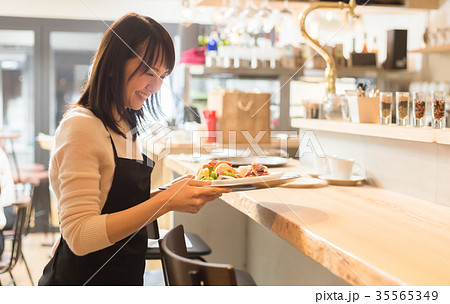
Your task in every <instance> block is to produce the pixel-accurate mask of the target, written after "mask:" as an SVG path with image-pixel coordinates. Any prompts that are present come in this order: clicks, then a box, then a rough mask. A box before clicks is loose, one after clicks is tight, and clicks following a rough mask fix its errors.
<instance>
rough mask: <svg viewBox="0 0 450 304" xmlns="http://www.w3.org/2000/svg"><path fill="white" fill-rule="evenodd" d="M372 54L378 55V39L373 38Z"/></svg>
mask: <svg viewBox="0 0 450 304" xmlns="http://www.w3.org/2000/svg"><path fill="white" fill-rule="evenodd" d="M372 53H378V46H377V37H373V45H372Z"/></svg>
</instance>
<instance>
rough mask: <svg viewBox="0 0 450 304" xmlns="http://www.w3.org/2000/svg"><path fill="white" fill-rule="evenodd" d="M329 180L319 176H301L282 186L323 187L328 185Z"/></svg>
mask: <svg viewBox="0 0 450 304" xmlns="http://www.w3.org/2000/svg"><path fill="white" fill-rule="evenodd" d="M326 185H327V182H326V181H324V180H321V179H318V178H310V177H301V178H298V179H297V180H295V181H293V182H291V183H288V184H285V185H282V186H281V187H287V188H312V187H322V186H326Z"/></svg>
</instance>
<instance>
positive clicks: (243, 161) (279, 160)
mask: <svg viewBox="0 0 450 304" xmlns="http://www.w3.org/2000/svg"><path fill="white" fill-rule="evenodd" d="M218 160H220V161H226V162H229V163H231V165H232V166H233V167H237V166H247V165H251V164H252V163H258V164H261V165H264V166H266V167H281V166H284V165H286V164H287V163H288V162H289V160H290V158H286V157H279V156H264V157H258V156H249V157H222V158H218Z"/></svg>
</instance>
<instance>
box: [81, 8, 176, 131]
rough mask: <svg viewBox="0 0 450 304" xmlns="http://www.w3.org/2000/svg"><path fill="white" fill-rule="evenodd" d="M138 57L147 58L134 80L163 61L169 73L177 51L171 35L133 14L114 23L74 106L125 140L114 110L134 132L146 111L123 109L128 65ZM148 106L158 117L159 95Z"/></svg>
mask: <svg viewBox="0 0 450 304" xmlns="http://www.w3.org/2000/svg"><path fill="white" fill-rule="evenodd" d="M137 54H143V55H141V56H142V57H141V58H142V61H141V63H140V65H139V66H138V67H137V69H136V70H135V71H134V72H133V73H132V74H131V76H130V78H131V77H133V76H134V75H136V73H145V72H146V71H147V70H148V67H151V66H154V65H155V64H157V63H158V62H161V61H164V63H165V64H166V67H167V69H168V71H169V73H170V72H172V70H173V67H174V65H175V50H174V47H173V42H172V39H171V37H170V35H169V33H168V32H167V31H166V30H165V29H164V28H163V27H162V26H161V24H159V23H158V22H156V21H155V20H153V19H152V18H150V17H146V16H141V15H138V14H135V13H129V14H127V15H125V16H123V17H122V18H120V19H119V20H117V21H116V22H114V23H113V24H112V26H111V27H110V28H109V29H108V30H107V31H106V33H105V35H104V36H103V39H102V42H101V43H100V46H99V48H98V50H97V53H96V54H95V56H94V58H93V63H92V71H91V75H90V77H89V79H88V81H87V84H86V86H85V89H84V92H83V94H82V95H81V98H80V100H79V101H78V102H77V103H76V104H75V105H74V107H77V106H82V107H85V108H88V109H90V110H91V111H92V112H93V113H94V115H95V116H97V117H98V118H100V120H102V122H103V123H104V124H105V125H106V126H107V127H109V128H110V129H112V130H113V131H114V132H116V133H118V134H120V135H122V136H124V137H125V134H124V133H123V132H122V131H121V130H120V129H119V126H118V125H117V122H116V120H115V119H114V116H113V107H116V109H117V111H118V114H119V115H120V117H121V119H122V120H125V121H126V122H127V123H128V125H129V126H130V129H135V128H136V126H137V124H138V122H139V123H140V122H141V121H142V120H144V112H143V110H142V109H140V110H132V109H125V107H124V106H123V96H124V85H123V84H124V71H125V63H126V62H127V60H129V59H132V58H135V57H138V56H137ZM128 80H129V79H128ZM145 106H146V108H147V109H148V110H149V111H150V114H152V116H154V117H156V116H157V114H158V112H159V113H161V110H160V105H159V100H158V96H157V94H156V93H155V94H152V95H151V97H150V103H149V100H147V101H146V104H145ZM136 133H137V132H134V134H133V139H135V138H136Z"/></svg>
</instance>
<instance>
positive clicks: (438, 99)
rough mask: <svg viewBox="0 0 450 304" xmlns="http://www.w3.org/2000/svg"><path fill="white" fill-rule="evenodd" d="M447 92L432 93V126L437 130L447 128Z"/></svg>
mask: <svg viewBox="0 0 450 304" xmlns="http://www.w3.org/2000/svg"><path fill="white" fill-rule="evenodd" d="M445 97H446V96H445V92H443V91H433V92H431V117H432V122H431V126H432V127H433V128H435V129H444V128H445Z"/></svg>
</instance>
